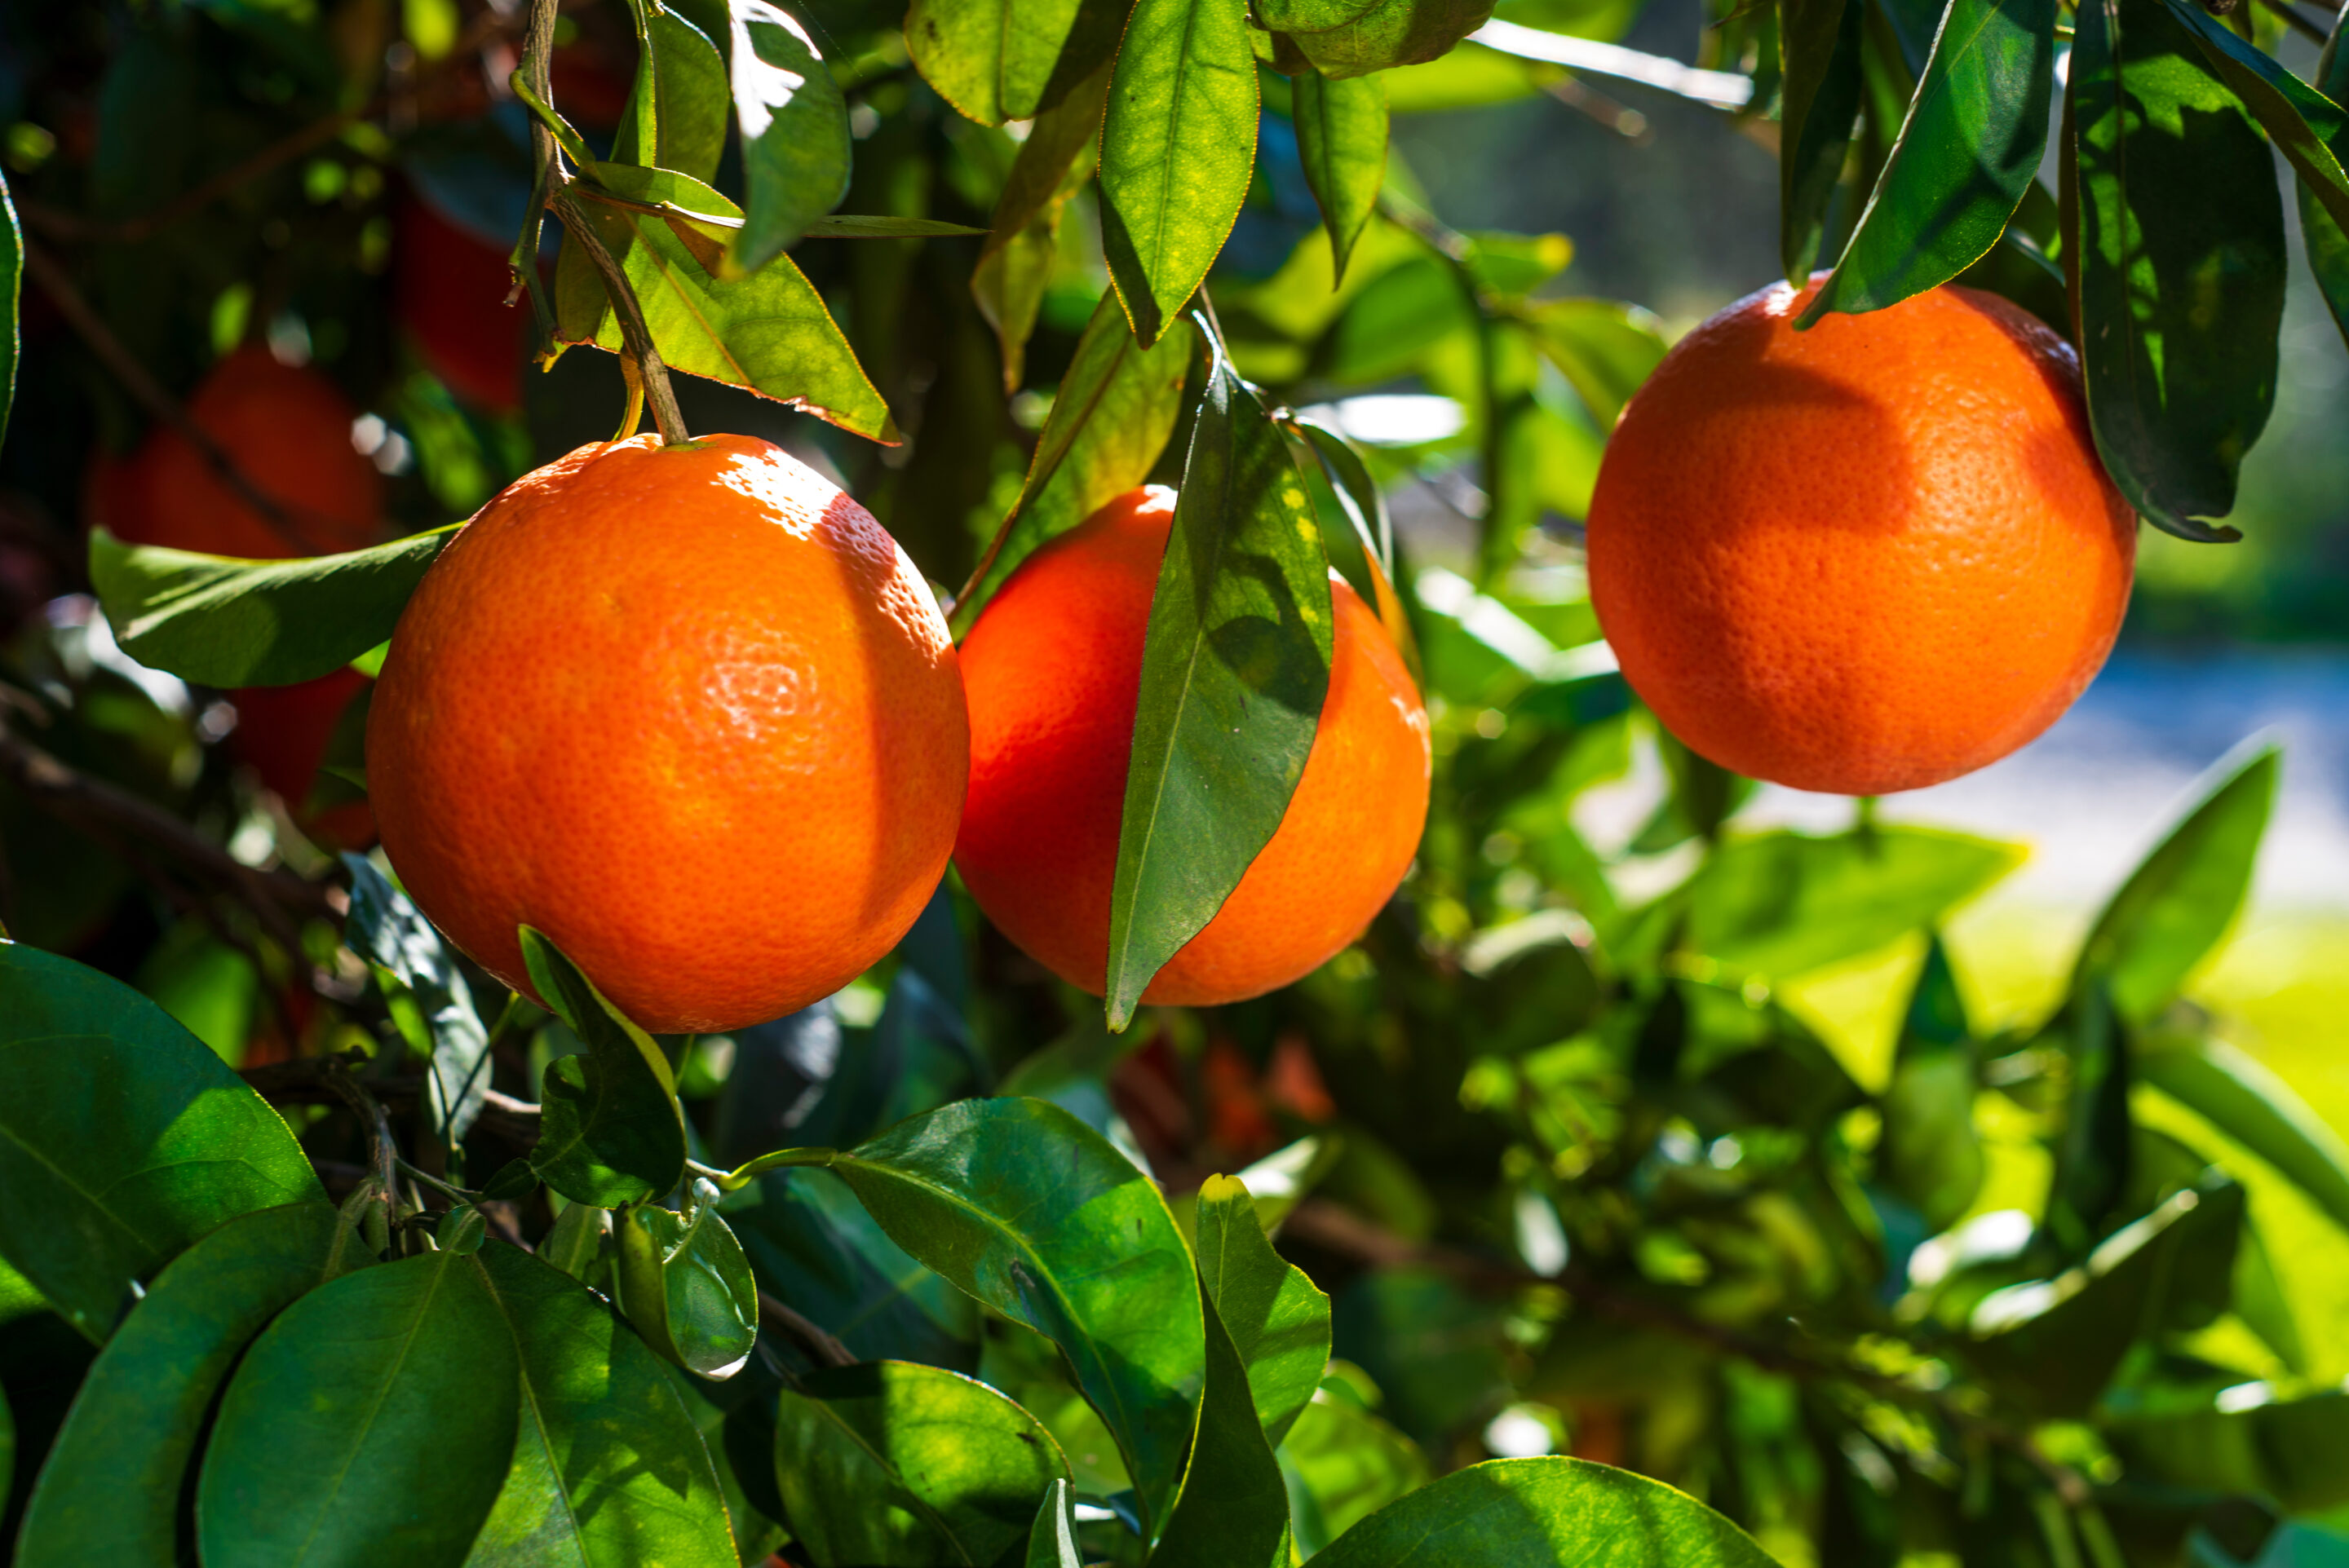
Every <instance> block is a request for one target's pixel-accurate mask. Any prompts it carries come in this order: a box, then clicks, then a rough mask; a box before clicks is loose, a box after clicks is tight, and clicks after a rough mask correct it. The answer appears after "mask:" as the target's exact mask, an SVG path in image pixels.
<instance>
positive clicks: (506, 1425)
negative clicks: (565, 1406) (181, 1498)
mask: <svg viewBox="0 0 2349 1568" xmlns="http://www.w3.org/2000/svg"><path fill="white" fill-rule="evenodd" d="M520 1384H521V1378H520V1376H519V1366H518V1363H517V1360H516V1357H515V1354H514V1342H513V1336H512V1334H511V1332H509V1330H508V1328H507V1326H506V1322H505V1319H504V1317H503V1315H502V1314H501V1313H500V1311H499V1309H498V1304H497V1301H496V1300H495V1298H493V1297H492V1295H491V1294H490V1291H489V1288H488V1286H487V1285H486V1284H483V1281H482V1274H481V1267H480V1265H479V1264H477V1263H476V1262H475V1260H473V1259H471V1258H461V1257H456V1256H453V1255H451V1254H450V1253H423V1254H421V1255H419V1256H417V1257H411V1258H403V1259H401V1260H400V1261H399V1262H398V1263H394V1264H384V1265H382V1266H380V1267H378V1268H371V1269H362V1270H360V1271H359V1272H358V1273H357V1274H346V1275H344V1276H343V1277H342V1278H341V1279H338V1280H336V1281H334V1282H333V1283H331V1284H326V1285H324V1286H321V1287H320V1288H319V1289H317V1290H314V1291H312V1292H311V1293H310V1294H309V1295H305V1296H304V1297H303V1298H302V1299H301V1300H299V1301H297V1302H295V1304H294V1305H292V1306H291V1307H289V1308H287V1309H286V1310H285V1313H284V1314H283V1315H280V1316H279V1317H278V1319H277V1320H276V1321H275V1322H274V1323H273V1324H271V1325H270V1326H269V1329H268V1331H267V1332H266V1333H264V1334H263V1335H262V1336H261V1337H260V1338H259V1339H258V1340H256V1341H255V1342H254V1346H253V1348H252V1349H251V1350H250V1351H248V1352H247V1353H246V1355H245V1357H244V1360H243V1364H242V1365H241V1366H239V1367H238V1368H237V1372H236V1377H234V1379H233V1380H232V1381H231V1382H230V1384H229V1386H228V1392H227V1394H226V1395H225V1396H223V1397H222V1401H221V1408H220V1417H219V1419H218V1421H217V1423H216V1424H215V1425H214V1426H213V1429H212V1440H211V1443H210V1445H209V1446H208V1447H207V1449H205V1453H204V1460H203V1470H202V1475H201V1476H200V1478H199V1480H198V1483H197V1490H196V1534H197V1542H198V1549H199V1551H200V1552H201V1553H202V1558H203V1561H204V1563H205V1564H206V1568H245V1565H247V1564H250V1565H251V1568H301V1565H305V1564H313V1563H400V1564H402V1565H403V1568H436V1565H438V1564H448V1565H449V1568H456V1565H457V1564H460V1563H463V1562H464V1561H465V1557H466V1553H467V1552H468V1551H469V1550H470V1549H471V1546H472V1543H473V1536H474V1534H475V1532H478V1531H479V1530H480V1529H481V1522H482V1521H483V1520H485V1519H487V1518H488V1517H489V1514H490V1509H491V1505H492V1503H494V1502H495V1501H497V1496H498V1491H499V1487H500V1484H501V1482H502V1480H503V1479H504V1477H505V1474H506V1468H507V1465H508V1463H509V1461H510V1460H511V1459H512V1454H513V1449H514V1432H515V1418H516V1415H517V1412H518V1409H519V1396H520Z"/></svg>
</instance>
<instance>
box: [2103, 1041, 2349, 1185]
mask: <svg viewBox="0 0 2349 1568" xmlns="http://www.w3.org/2000/svg"><path fill="white" fill-rule="evenodd" d="M2132 1065H2133V1066H2134V1067H2135V1068H2136V1069H2137V1077H2138V1078H2140V1079H2142V1080H2143V1081H2144V1082H2146V1083H2149V1084H2151V1085H2152V1086H2153V1087H2154V1088H2158V1089H2159V1090H2161V1091H2162V1093H2164V1094H2166V1095H2168V1096H2169V1098H2170V1099H2174V1100H2176V1101H2178V1104H2180V1105H2182V1106H2184V1107H2186V1109H2189V1110H2190V1111H2192V1112H2194V1113H2195V1114H2196V1115H2197V1116H2199V1117H2201V1118H2202V1119H2204V1120H2205V1121H2208V1122H2209V1124H2210V1125H2211V1126H2213V1127H2215V1128H2217V1129H2218V1130H2220V1131H2221V1132H2223V1133H2225V1134H2226V1135H2227V1136H2228V1137H2230V1138H2231V1139H2233V1140H2235V1141H2236V1142H2238V1143H2240V1144H2241V1145H2242V1146H2243V1147H2244V1148H2246V1149H2248V1150H2251V1152H2252V1153H2253V1154H2256V1155H2258V1156H2259V1157H2260V1158H2261V1159H2262V1160H2264V1161H2267V1162H2268V1163H2269V1164H2271V1165H2272V1166H2274V1167H2275V1168H2276V1169H2277V1170H2278V1171H2282V1173H2283V1175H2284V1176H2285V1177H2286V1178H2287V1179H2289V1180H2290V1181H2292V1184H2293V1185H2295V1186H2297V1187H2298V1188H2299V1189H2300V1190H2301V1191H2302V1192H2305V1193H2306V1194H2308V1197H2309V1199H2310V1201H2312V1202H2314V1203H2315V1204H2316V1206H2317V1207H2318V1208H2319V1209H2322V1210H2323V1212H2325V1214H2326V1215H2327V1216H2328V1217H2329V1218H2331V1220H2332V1221H2333V1223H2334V1224H2336V1225H2339V1226H2340V1227H2341V1228H2342V1229H2344V1231H2349V1146H2344V1144H2343V1142H2342V1140H2341V1136H2340V1134H2338V1133H2336V1132H2334V1131H2333V1129H2332V1128H2331V1127H2329V1126H2327V1125H2326V1124H2325V1122H2324V1120H2323V1118H2321V1117H2319V1116H2318V1115H2317V1114H2316V1113H2315V1112H2314V1111H2313V1110H2311V1109H2309V1107H2308V1104H2307V1102H2306V1101H2304V1100H2302V1099H2301V1098H2300V1096H2299V1095H2298V1094H2296V1093H2294V1092H2293V1090H2292V1086H2291V1085H2290V1084H2288V1083H2286V1082H2284V1081H2283V1079H2282V1078H2278V1077H2276V1076H2275V1074H2273V1073H2272V1072H2270V1071H2269V1070H2268V1069H2267V1068H2264V1067H2262V1066H2261V1065H2260V1064H2259V1063H2258V1062H2257V1061H2254V1060H2253V1059H2252V1058H2251V1057H2247V1056H2245V1055H2244V1054H2243V1053H2242V1052H2240V1051H2239V1050H2237V1049H2235V1047H2232V1046H2230V1045H2228V1044H2227V1043H2226V1042H2225V1041H2223V1040H2216V1039H2211V1038H2209V1037H2207V1036H2200V1035H2193V1036H2184V1037H2180V1036H2174V1035H2172V1034H2170V1033H2169V1032H2168V1031H2167V1030H2162V1029H2153V1030H2148V1031H2147V1033H2146V1034H2145V1035H2143V1036H2141V1037H2140V1045H2139V1048H2138V1050H2137V1055H2136V1057H2134V1058H2133V1061H2132Z"/></svg>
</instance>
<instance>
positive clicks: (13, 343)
mask: <svg viewBox="0 0 2349 1568" xmlns="http://www.w3.org/2000/svg"><path fill="white" fill-rule="evenodd" d="M0 228H5V232H0V302H5V310H6V311H7V315H8V322H7V332H6V334H5V336H0V438H5V437H6V436H7V434H8V410H9V409H10V408H11V407H14V406H15V405H16V359H17V356H18V353H19V351H20V349H21V347H22V335H21V333H20V332H19V330H18V325H17V322H18V316H19V315H20V309H19V307H20V305H21V304H22V301H23V297H24V292H25V231H24V229H23V228H22V226H21V225H19V224H18V222H17V221H16V197H14V196H13V195H11V194H10V193H9V191H8V181H7V179H6V177H5V176H0ZM0 1419H5V1410H0Z"/></svg>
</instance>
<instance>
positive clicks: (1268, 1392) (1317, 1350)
mask: <svg viewBox="0 0 2349 1568" xmlns="http://www.w3.org/2000/svg"><path fill="white" fill-rule="evenodd" d="M1193 1250H1194V1251H1195V1253H1196V1254H1197V1256H1198V1260H1199V1284H1200V1285H1201V1286H1202V1287H1203V1288H1204V1289H1205V1290H1206V1293H1207V1298H1208V1300H1209V1301H1210V1302H1212V1303H1213V1304H1214V1305H1215V1307H1216V1315H1217V1317H1218V1318H1219V1319H1220V1321H1221V1322H1222V1323H1223V1326H1224V1328H1225V1331H1226V1333H1228V1334H1229V1335H1230V1336H1231V1340H1232V1346H1233V1349H1234V1350H1235V1351H1236V1352H1237V1354H1238V1356H1239V1358H1240V1364H1241V1365H1242V1366H1243V1367H1247V1380H1248V1387H1249V1388H1250V1389H1251V1390H1252V1391H1253V1394H1254V1397H1255V1400H1256V1412H1257V1418H1258V1419H1259V1420H1260V1421H1261V1422H1262V1423H1263V1425H1264V1435H1265V1439H1266V1440H1267V1441H1268V1442H1269V1443H1271V1444H1272V1445H1273V1446H1274V1447H1276V1448H1278V1446H1279V1444H1280V1440H1281V1439H1283V1438H1285V1437H1287V1436H1288V1429H1289V1428H1290V1426H1292V1425H1293V1424H1295V1422H1296V1420H1297V1417H1298V1414H1299V1412H1300V1411H1301V1410H1303V1409H1304V1408H1305V1406H1306V1402H1307V1401H1308V1400H1309V1399H1311V1398H1313V1391H1314V1390H1315V1389H1316V1388H1318V1387H1320V1386H1321V1369H1322V1368H1323V1367H1326V1366H1327V1365H1328V1364H1329V1361H1330V1298H1329V1297H1328V1296H1326V1295H1322V1294H1321V1291H1320V1289H1319V1287H1318V1286H1317V1285H1315V1284H1314V1283H1313V1282H1312V1280H1311V1279H1309V1278H1308V1277H1307V1276H1306V1274H1305V1271H1304V1270H1303V1269H1300V1268H1299V1267H1298V1266H1297V1265H1296V1264H1292V1263H1290V1262H1289V1261H1288V1259H1286V1258H1284V1257H1282V1256H1281V1255H1280V1254H1279V1253H1276V1252H1274V1251H1273V1250H1272V1243H1270V1242H1268V1241H1267V1240H1266V1239H1265V1234H1264V1227H1263V1225H1262V1224H1260V1223H1259V1222H1257V1211H1256V1200H1255V1198H1254V1197H1253V1195H1252V1194H1251V1193H1250V1191H1249V1190H1248V1187H1247V1183H1245V1182H1243V1181H1238V1180H1236V1179H1235V1178H1233V1177H1229V1176H1210V1177H1208V1178H1207V1180H1206V1182H1205V1183H1204V1184H1202V1185H1201V1187H1200V1188H1199V1198H1198V1233H1197V1238H1196V1240H1195V1243H1194V1247H1193Z"/></svg>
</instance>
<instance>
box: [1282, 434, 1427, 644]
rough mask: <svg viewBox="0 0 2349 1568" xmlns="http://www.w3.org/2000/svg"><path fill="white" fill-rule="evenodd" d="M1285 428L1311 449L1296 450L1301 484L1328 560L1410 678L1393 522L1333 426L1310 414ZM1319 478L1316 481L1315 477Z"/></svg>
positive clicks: (1409, 637) (1410, 638) (1409, 633)
mask: <svg viewBox="0 0 2349 1568" xmlns="http://www.w3.org/2000/svg"><path fill="white" fill-rule="evenodd" d="M1289 429H1290V431H1291V433H1293V434H1295V435H1299V436H1302V437H1303V438H1305V444H1306V445H1307V446H1308V447H1309V448H1311V449H1312V453H1311V457H1310V459H1308V458H1307V457H1306V456H1305V454H1302V453H1300V454H1299V459H1298V466H1299V469H1301V470H1302V471H1303V472H1304V475H1305V480H1306V489H1307V490H1308V491H1309V492H1310V494H1311V496H1312V498H1313V507H1314V511H1315V513H1316V515H1318V516H1319V518H1320V519H1321V543H1322V546H1323V548H1324V549H1326V550H1327V551H1328V552H1329V555H1330V566H1331V567H1332V568H1334V569H1335V570H1336V571H1337V573H1338V574H1339V575H1340V576H1341V577H1343V578H1344V579H1345V580H1346V582H1347V584H1348V585H1349V586H1350V587H1351V588H1352V589H1353V590H1354V592H1355V593H1357V594H1359V595H1361V599H1362V600H1363V602H1364V603H1368V604H1371V605H1372V606H1373V607H1375V608H1376V609H1377V611H1378V613H1379V624H1381V626H1383V627H1385V628H1386V633H1387V635H1388V636H1389V637H1391V638H1392V639H1393V640H1394V645H1395V646H1396V648H1397V649H1399V650H1400V651H1401V652H1402V657H1403V663H1404V664H1405V665H1408V666H1409V667H1410V669H1411V671H1412V674H1413V676H1414V677H1416V676H1418V674H1419V641H1418V637H1417V635H1416V634H1415V633H1414V632H1413V628H1412V624H1411V615H1410V613H1409V612H1408V611H1406V610H1405V609H1404V608H1403V603H1402V595H1401V594H1400V593H1396V592H1395V587H1394V521H1393V520H1392V518H1391V517H1390V516H1389V515H1388V512H1387V500H1386V497H1385V496H1384V495H1382V494H1381V493H1380V491H1379V487H1378V482H1377V481H1376V480H1373V479H1371V471H1370V469H1369V468H1368V467H1367V466H1366V465H1365V464H1364V463H1363V461H1362V457H1361V453H1359V452H1357V451H1355V450H1354V449H1353V448H1352V447H1350V446H1349V445H1348V444H1347V442H1346V439H1345V438H1343V437H1342V436H1340V435H1339V434H1338V433H1337V432H1336V431H1334V430H1330V429H1325V428H1323V427H1321V426H1320V425H1319V424H1317V423H1315V422H1314V421H1313V420H1310V419H1302V418H1298V419H1292V420H1290V421H1289ZM1317 481H1319V482H1317Z"/></svg>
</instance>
